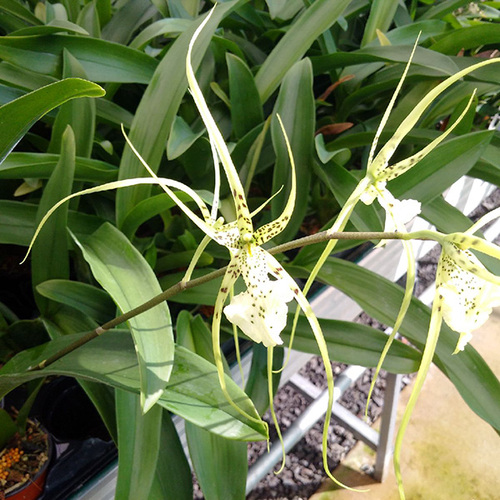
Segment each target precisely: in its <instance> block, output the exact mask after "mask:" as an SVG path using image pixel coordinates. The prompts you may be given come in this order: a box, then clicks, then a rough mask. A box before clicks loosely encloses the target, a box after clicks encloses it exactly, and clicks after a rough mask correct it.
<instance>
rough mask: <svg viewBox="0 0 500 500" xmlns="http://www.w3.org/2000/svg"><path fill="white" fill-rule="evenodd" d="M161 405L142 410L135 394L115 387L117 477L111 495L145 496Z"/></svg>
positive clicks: (156, 445)
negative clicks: (113, 493) (114, 488)
mask: <svg viewBox="0 0 500 500" xmlns="http://www.w3.org/2000/svg"><path fill="white" fill-rule="evenodd" d="M162 413H163V408H162V407H161V406H154V407H153V408H151V409H150V410H149V411H148V412H147V413H146V414H143V413H142V405H141V403H140V398H139V396H138V395H137V394H133V393H130V392H127V391H124V390H120V389H117V390H116V415H117V424H118V479H117V482H116V493H115V498H119V499H120V500H125V499H134V498H143V497H145V498H149V491H150V489H151V486H152V484H153V479H154V476H155V471H156V462H157V459H158V452H159V447H160V433H161V424H162Z"/></svg>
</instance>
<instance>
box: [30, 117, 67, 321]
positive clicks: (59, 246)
mask: <svg viewBox="0 0 500 500" xmlns="http://www.w3.org/2000/svg"><path fill="white" fill-rule="evenodd" d="M74 171H75V136H74V134H73V130H72V129H71V127H70V126H69V125H68V126H67V128H66V130H65V131H64V133H63V136H62V141H61V156H60V159H59V162H58V163H57V165H56V168H55V169H54V172H53V173H52V175H51V176H50V179H49V181H48V182H47V185H46V186H45V189H44V190H43V195H42V198H41V200H40V204H39V206H38V210H37V214H36V223H37V224H38V223H40V221H41V220H42V218H43V216H44V215H45V214H46V213H47V211H48V210H49V209H50V208H51V207H52V206H53V205H54V204H55V203H57V202H58V201H59V200H60V199H62V198H64V197H65V196H67V195H68V194H70V193H71V188H72V186H73V174H74ZM67 224H68V205H66V206H65V207H63V208H62V210H60V211H59V212H58V213H57V214H55V216H54V217H52V218H51V219H50V220H49V221H48V223H47V226H46V227H45V231H44V232H43V233H41V234H40V237H39V238H38V239H37V240H36V242H35V244H34V245H33V249H32V253H31V283H32V286H33V289H34V292H35V300H36V303H37V305H38V308H39V309H40V311H41V312H42V314H44V315H46V316H49V317H50V314H51V309H53V308H51V307H50V301H48V300H47V299H45V298H44V297H41V296H40V295H39V294H38V293H37V292H36V286H37V285H39V284H40V283H42V282H44V281H46V280H49V279H59V278H60V279H68V278H69V253H68V234H67V232H66V228H67ZM52 312H53V311H52Z"/></svg>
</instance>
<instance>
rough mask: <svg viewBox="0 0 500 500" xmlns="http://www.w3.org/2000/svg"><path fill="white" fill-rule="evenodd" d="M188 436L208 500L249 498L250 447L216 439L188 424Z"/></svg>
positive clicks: (194, 461)
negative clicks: (247, 488) (248, 454)
mask: <svg viewBox="0 0 500 500" xmlns="http://www.w3.org/2000/svg"><path fill="white" fill-rule="evenodd" d="M186 437H187V442H188V446H189V455H190V456H191V460H192V462H193V467H194V470H195V473H196V477H197V479H198V482H199V483H200V486H201V490H202V491H203V495H204V497H205V498H206V500H219V499H221V498H224V500H240V499H242V498H245V487H246V480H247V471H248V460H247V444H246V443H244V442H241V441H234V440H229V439H225V438H223V437H220V436H216V435H215V434H212V433H211V432H208V431H206V430H205V429H201V428H199V427H197V426H196V425H193V424H190V423H189V422H186ZM214 478H216V479H215V480H214Z"/></svg>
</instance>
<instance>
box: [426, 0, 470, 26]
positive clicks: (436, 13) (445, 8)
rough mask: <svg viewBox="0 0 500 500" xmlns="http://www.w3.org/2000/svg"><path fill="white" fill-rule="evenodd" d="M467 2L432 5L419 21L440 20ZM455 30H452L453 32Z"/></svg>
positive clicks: (451, 0) (460, 0)
mask: <svg viewBox="0 0 500 500" xmlns="http://www.w3.org/2000/svg"><path fill="white" fill-rule="evenodd" d="M433 3H434V2H433ZM468 3H469V2H468V1H467V0H444V1H443V2H439V3H437V4H436V5H433V6H432V7H431V8H430V9H428V10H426V11H425V12H424V13H423V14H422V15H421V16H420V17H419V19H438V18H439V19H442V18H443V17H444V16H446V14H449V13H451V12H453V11H454V10H456V9H458V8H459V7H462V6H463V5H465V4H468ZM455 31H456V30H453V32H455Z"/></svg>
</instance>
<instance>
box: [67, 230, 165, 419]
mask: <svg viewBox="0 0 500 500" xmlns="http://www.w3.org/2000/svg"><path fill="white" fill-rule="evenodd" d="M75 240H76V238H75ZM76 242H77V244H78V246H79V247H80V248H81V249H82V251H83V255H84V258H85V260H86V261H87V262H88V263H89V264H90V267H91V269H92V273H93V274H94V277H95V278H96V279H97V281H99V283H100V284H101V286H102V287H103V288H104V289H105V290H106V291H107V292H108V293H109V294H110V295H111V297H112V298H113V300H114V301H115V302H116V304H117V305H118V307H119V308H120V310H121V311H122V312H124V313H125V312H128V311H130V310H131V309H133V308H135V307H137V306H140V305H142V304H143V303H144V302H146V301H148V300H149V299H151V298H153V297H154V296H156V295H158V294H160V293H161V291H162V290H161V288H160V285H159V284H158V281H157V280H156V277H155V275H154V273H153V271H152V269H151V268H150V267H149V265H148V264H147V262H146V261H145V259H144V258H143V257H142V255H141V254H140V253H139V252H138V251H137V250H136V249H135V247H134V246H133V245H132V244H131V243H130V241H129V240H128V239H127V238H126V237H125V236H124V235H123V234H122V233H121V232H120V231H119V230H118V229H116V228H115V227H114V226H112V225H111V224H109V223H106V224H103V225H102V226H101V227H100V228H99V229H98V230H97V231H96V232H95V233H94V234H93V235H92V236H90V237H89V238H85V239H84V240H82V241H78V240H76ZM129 325H130V329H131V331H132V336H133V338H134V343H135V345H136V349H137V355H138V359H139V366H140V371H141V404H142V407H143V411H144V412H147V411H148V410H149V409H151V407H152V406H153V405H154V403H155V402H156V401H157V399H158V398H159V397H160V396H161V394H162V390H163V388H164V387H165V384H166V382H167V381H168V379H169V377H170V373H171V371H172V364H173V358H174V340H173V333H172V323H171V319H170V312H169V310H168V306H167V304H166V303H165V302H163V303H161V304H159V305H157V306H156V307H154V308H153V309H150V310H149V311H146V312H144V313H142V314H140V315H139V316H136V317H134V318H131V319H130V320H129Z"/></svg>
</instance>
